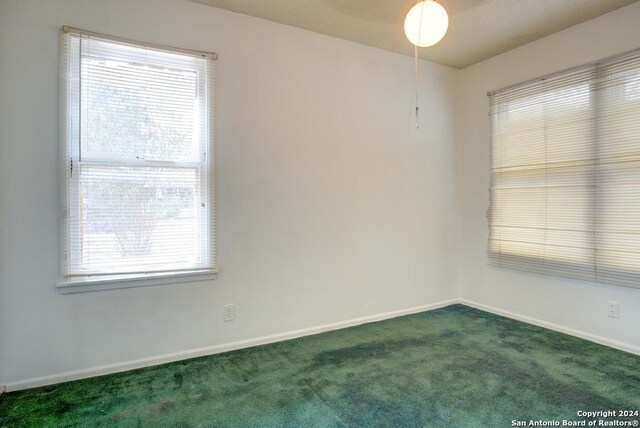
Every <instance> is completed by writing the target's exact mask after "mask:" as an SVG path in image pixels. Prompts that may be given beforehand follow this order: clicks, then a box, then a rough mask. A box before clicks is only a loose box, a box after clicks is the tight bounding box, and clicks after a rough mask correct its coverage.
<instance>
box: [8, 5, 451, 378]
mask: <svg viewBox="0 0 640 428" xmlns="http://www.w3.org/2000/svg"><path fill="white" fill-rule="evenodd" d="M63 24H68V25H71V26H74V27H78V28H83V29H87V30H92V31H97V32H102V33H107V34H112V35H116V36H121V37H127V38H132V39H138V40H143V41H150V42H154V43H158V44H167V45H174V46H179V47H185V48H192V49H202V50H215V51H217V52H218V53H219V54H220V60H219V61H218V63H217V94H216V102H217V117H218V122H217V124H218V128H217V161H216V163H217V188H218V200H217V202H218V237H219V242H218V255H219V267H220V271H221V273H220V275H219V278H218V279H217V280H215V281H213V282H198V283H182V284H169V285H159V286H149V287H141V288H130V289H121V290H112V291H100V292H89V293H81V294H73V295H61V294H59V293H58V291H57V289H56V287H55V281H56V278H57V275H58V230H57V222H58V212H57V206H58V205H57V177H58V171H57V166H58V147H59V146H58V141H57V135H58V131H57V127H58V115H57V106H58V99H57V97H58V30H59V27H60V26H61V25H63ZM0 58H1V59H0V62H1V64H2V67H0V94H2V96H1V97H0V140H1V145H0V237H1V240H0V383H10V382H16V381H21V380H25V379H28V378H33V377H38V376H46V375H55V374H59V373H61V372H66V371H75V370H82V369H87V368H92V367H95V366H101V365H110V364H117V363H122V362H126V361H131V360H135V359H140V358H148V357H154V356H158V355H163V354H167V353H175V352H182V351H189V350H191V349H194V348H200V347H208V346H212V345H217V344H225V343H229V342H234V341H238V340H243V339H250V338H255V337H260V336H264V335H271V334H277V333H282V332H287V331H291V330H296V329H302V328H308V327H313V326H318V325H324V324H327V323H333V322H338V321H343V320H349V319H353V318H357V317H362V316H367V315H373V314H380V313H384V312H389V311H395V310H399V309H404V308H411V307H416V306H420V305H424V304H429V303H434V302H440V301H444V300H447V299H450V298H453V297H455V292H456V289H455V287H452V284H456V283H457V277H456V275H457V273H456V272H457V257H456V255H457V248H456V245H457V239H456V236H457V235H456V233H457V228H458V223H457V207H456V194H455V178H456V177H455V171H454V164H455V156H454V128H453V120H454V117H453V110H454V103H455V92H454V85H455V82H456V78H457V72H456V71H455V70H452V69H449V68H446V67H441V66H435V65H432V64H429V63H426V62H423V64H422V71H423V73H422V84H421V86H420V91H421V99H422V100H423V105H422V113H423V114H422V118H423V119H422V121H423V123H422V127H421V129H420V130H419V131H416V130H415V129H414V127H413V126H411V125H410V123H409V117H410V108H411V102H412V89H413V80H412V76H413V74H412V73H413V65H412V60H411V58H408V57H405V56H401V55H397V54H392V53H389V52H385V51H381V50H377V49H373V48H369V47H365V46H361V45H357V44H354V43H351V42H346V41H342V40H338V39H334V38H330V37H326V36H322V35H318V34H314V33H310V32H306V31H302V30H299V29H295V28H292V27H287V26H284V25H279V24H275V23H271V22H267V21H262V20H259V19H256V18H251V17H248V16H243V15H237V14H233V13H230V12H226V11H222V10H218V9H215V8H212V7H208V6H203V5H199V4H195V3H192V2H188V1H184V0H136V1H129V0H109V1H103V0H56V1H46V2H44V1H39V0H8V1H7V0H4V1H2V2H1V4H0ZM225 303H235V304H236V307H237V319H236V320H235V321H234V322H227V323H224V322H223V321H222V308H223V305H224V304H225Z"/></svg>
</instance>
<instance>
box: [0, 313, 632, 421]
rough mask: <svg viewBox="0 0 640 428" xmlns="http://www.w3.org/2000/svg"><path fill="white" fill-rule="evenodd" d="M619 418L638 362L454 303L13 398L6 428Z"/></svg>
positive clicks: (4, 417) (5, 400)
mask: <svg viewBox="0 0 640 428" xmlns="http://www.w3.org/2000/svg"><path fill="white" fill-rule="evenodd" d="M622 409H626V410H640V357H639V356H636V355H632V354H628V353H625V352H621V351H616V350H613V349H610V348H607V347H604V346H600V345H596V344H593V343H591V342H587V341H584V340H581V339H577V338H574V337H571V336H566V335H563V334H559V333H555V332H552V331H549V330H545V329H542V328H539V327H535V326H532V325H528V324H524V323H521V322H518V321H513V320H509V319H506V318H502V317H498V316H495V315H491V314H488V313H485V312H482V311H478V310H475V309H471V308H468V307H465V306H461V305H455V306H450V307H447V308H444V309H439V310H435V311H431V312H425V313H421V314H417V315H410V316H405V317H400V318H396V319H392V320H388V321H382V322H377V323H372V324H367V325H363V326H359V327H353V328H348V329H344V330H339V331H334V332H329V333H324V334H320V335H316V336H309V337H305V338H301V339H296V340H290V341H287V342H282V343H277V344H273V345H267V346H261V347H256V348H251V349H245V350H241V351H235V352H229V353H225V354H219V355H213V356H209V357H203V358H196V359H192V360H187V361H181V362H177V363H171V364H165V365H162V366H157V367H151V368H146V369H141V370H135V371H131V372H126V373H120V374H115V375H109V376H102V377H98V378H93V379H86V380H82V381H77V382H69V383H64V384H59V385H54V386H48V387H43V388H37V389H31V390H26V391H21V392H15V393H9V394H5V395H3V396H2V397H0V425H2V426H11V427H14V426H15V427H20V426H37V427H43V426H56V427H58V426H87V427H97V426H105V427H118V426H127V427H128V426H131V427H136V426H146V427H161V426H180V427H192V426H245V427H249V426H250V427H256V426H295V427H303V426H321V427H323V426H366V427H370V426H403V427H413V426H428V427H466V426H482V427H507V426H511V421H512V420H526V421H527V422H528V421H529V420H531V419H534V420H539V419H542V420H562V419H568V420H581V419H583V418H580V417H578V416H577V415H576V412H578V411H580V410H583V411H585V410H588V411H595V410H622ZM635 419H637V418H632V419H626V420H635Z"/></svg>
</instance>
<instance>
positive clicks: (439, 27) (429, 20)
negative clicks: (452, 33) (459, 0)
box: [404, 0, 449, 48]
mask: <svg viewBox="0 0 640 428" xmlns="http://www.w3.org/2000/svg"><path fill="white" fill-rule="evenodd" d="M448 27H449V16H448V15H447V11H446V10H445V9H444V7H442V5H440V4H439V3H436V2H435V1H434V0H421V1H419V2H418V3H416V4H415V5H414V6H413V7H412V8H411V10H410V11H409V13H407V17H406V18H405V19H404V33H405V34H406V36H407V39H409V41H410V42H411V43H413V44H414V45H416V46H419V47H421V48H425V47H427V46H433V45H435V44H436V43H438V42H439V41H440V40H442V38H443V37H444V35H445V33H446V32H447V28H448Z"/></svg>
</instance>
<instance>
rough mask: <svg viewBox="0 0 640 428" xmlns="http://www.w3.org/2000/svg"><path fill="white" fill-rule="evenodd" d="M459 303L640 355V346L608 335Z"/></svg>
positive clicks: (465, 302) (479, 305) (466, 301)
mask: <svg viewBox="0 0 640 428" xmlns="http://www.w3.org/2000/svg"><path fill="white" fill-rule="evenodd" d="M458 303H460V304H463V305H466V306H471V307H472V308H476V309H480V310H481V311H485V312H490V313H492V314H496V315H501V316H503V317H507V318H511V319H514V320H518V321H522V322H526V323H527V324H533V325H537V326H539V327H544V328H548V329H549V330H554V331H558V332H560V333H565V334H568V335H570V336H575V337H579V338H580V339H585V340H588V341H590V342H595V343H599V344H601V345H605V346H609V347H611V348H616V349H620V350H621V351H626V352H630V353H632V354H636V355H640V346H634V345H631V344H628V343H624V342H618V341H617V340H611V339H607V338H606V337H602V336H598V335H595V334H591V333H587V332H585V331H581V330H574V329H572V328H569V327H564V326H562V325H559V324H554V323H552V322H549V321H543V320H539V319H537V318H531V317H528V316H525V315H520V314H516V313H513V312H510V311H505V310H503V309H498V308H494V307H493V306H487V305H483V304H482V303H476V302H473V301H470V300H466V299H459V300H458Z"/></svg>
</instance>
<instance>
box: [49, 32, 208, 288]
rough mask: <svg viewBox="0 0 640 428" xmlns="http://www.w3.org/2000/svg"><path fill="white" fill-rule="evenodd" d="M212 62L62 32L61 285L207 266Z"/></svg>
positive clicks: (177, 52)
mask: <svg viewBox="0 0 640 428" xmlns="http://www.w3.org/2000/svg"><path fill="white" fill-rule="evenodd" d="M213 60H214V54H208V53H201V52H190V51H182V50H174V49H169V48H159V47H154V46H149V45H141V44H136V43H132V42H128V41H122V40H119V39H112V38H108V37H104V36H100V35H96V34H92V33H87V32H84V31H79V30H73V29H69V28H68V27H65V29H64V31H63V34H62V55H61V70H62V72H61V73H62V81H63V86H62V95H61V97H62V100H63V102H64V107H63V109H62V113H63V123H62V131H63V137H62V143H63V150H64V154H65V155H64V164H63V165H64V167H63V169H64V185H63V189H64V190H65V191H64V197H63V204H64V207H63V208H64V210H63V211H64V213H65V216H64V218H63V221H62V233H61V240H62V246H63V248H62V263H61V264H62V267H61V270H62V276H63V280H62V281H61V285H65V283H74V282H78V281H88V282H90V281H91V280H92V279H93V281H95V280H102V281H105V280H107V281H108V280H116V279H117V280H122V279H135V278H143V277H144V278H149V277H150V276H156V277H157V276H160V275H168V274H171V275H176V274H182V275H185V274H195V273H209V274H211V273H213V272H214V271H215V252H214V237H215V235H214V210H213V205H214V198H213V189H214V186H213V159H212V157H213V156H212V155H213V152H212V134H213V129H212V127H213V120H212V119H213V109H212V99H213Z"/></svg>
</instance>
